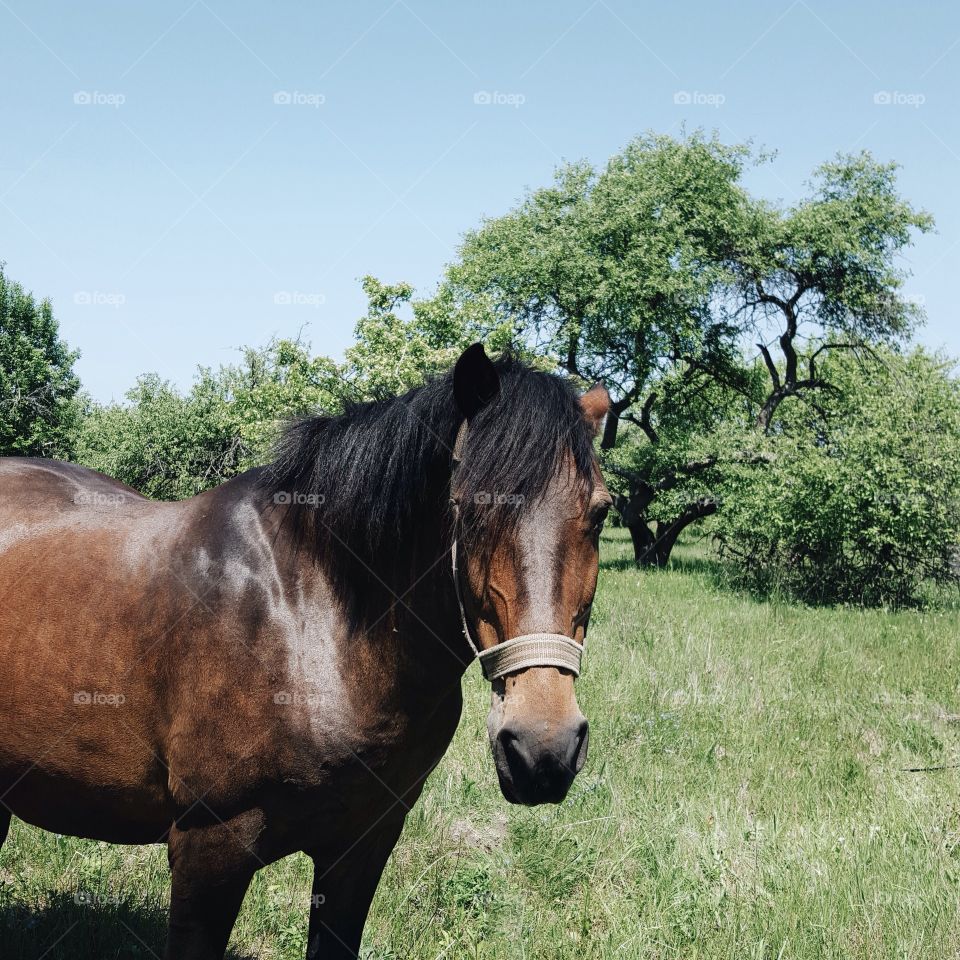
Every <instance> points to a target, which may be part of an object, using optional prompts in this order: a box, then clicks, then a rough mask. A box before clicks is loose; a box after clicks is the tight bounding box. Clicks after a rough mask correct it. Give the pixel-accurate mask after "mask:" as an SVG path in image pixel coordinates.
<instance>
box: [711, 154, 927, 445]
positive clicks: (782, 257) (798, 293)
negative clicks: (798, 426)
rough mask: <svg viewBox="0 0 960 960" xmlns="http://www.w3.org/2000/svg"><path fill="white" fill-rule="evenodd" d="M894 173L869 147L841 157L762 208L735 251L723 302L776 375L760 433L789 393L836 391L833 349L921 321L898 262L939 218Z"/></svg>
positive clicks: (889, 338)
mask: <svg viewBox="0 0 960 960" xmlns="http://www.w3.org/2000/svg"><path fill="white" fill-rule="evenodd" d="M896 170H897V166H896V164H894V163H888V164H882V163H878V162H877V161H876V160H874V159H873V158H872V157H871V156H870V154H869V153H866V152H863V153H860V154H857V155H854V156H847V157H843V156H841V157H838V158H837V159H836V160H834V161H832V162H830V163H826V164H824V165H823V166H821V167H820V168H819V169H818V170H817V171H816V172H815V175H814V178H813V181H812V183H811V195H810V196H809V198H807V199H805V200H803V201H801V202H800V203H799V204H798V205H797V206H796V207H794V208H792V209H788V210H780V209H777V208H775V207H771V206H768V205H765V204H757V205H756V208H755V216H754V217H753V218H752V222H751V228H750V231H749V232H748V233H747V234H745V235H744V236H743V237H741V238H740V239H739V242H738V247H737V249H736V250H735V251H734V253H733V256H732V258H731V266H732V270H733V272H734V273H735V276H736V282H735V284H734V286H733V288H732V290H731V291H730V292H729V297H728V299H727V301H726V302H725V304H724V306H725V307H726V312H727V314H728V315H732V314H736V315H739V316H744V315H745V316H747V317H749V320H750V324H751V329H752V330H753V331H755V332H756V333H757V334H758V335H759V336H760V342H759V343H757V348H758V349H759V351H760V354H761V356H762V357H763V360H764V363H765V365H766V368H767V371H768V374H769V390H768V391H767V393H766V396H765V398H764V401H763V403H762V404H761V405H760V408H759V410H758V411H757V418H756V422H757V425H758V427H760V428H761V429H762V430H764V431H769V430H770V429H771V427H772V426H773V425H774V421H775V415H776V412H777V409H778V407H779V405H780V404H781V403H782V402H783V401H784V400H785V399H786V398H788V397H794V396H803V397H806V398H807V399H808V401H809V402H811V403H815V402H816V397H817V395H818V394H819V393H822V391H823V390H825V389H827V390H829V389H830V383H829V381H828V380H827V379H826V378H825V377H824V375H823V372H822V370H821V369H820V367H819V363H820V362H821V360H822V359H823V357H824V356H825V355H826V354H827V353H829V352H831V351H835V350H861V351H862V350H863V349H866V348H869V347H871V346H873V345H876V344H884V343H886V344H889V343H896V342H898V341H901V340H903V339H904V338H905V337H906V336H907V335H908V334H909V333H910V332H911V331H912V329H913V328H914V326H915V325H916V323H917V322H918V321H919V320H921V319H922V312H921V311H920V310H919V308H918V307H917V306H916V305H915V304H913V303H911V302H910V301H909V300H907V299H905V298H904V297H903V296H902V295H901V292H900V291H901V288H902V286H903V282H904V280H905V278H906V276H907V274H906V271H904V270H903V269H901V268H899V267H898V266H897V259H898V257H899V255H900V254H901V253H902V251H903V250H904V249H905V248H906V247H908V246H909V245H910V243H911V241H912V235H913V231H914V230H918V231H921V232H926V231H928V230H931V229H932V228H933V219H932V217H931V216H930V215H929V214H928V213H925V212H923V211H917V210H914V209H913V207H911V206H910V204H909V203H907V202H906V201H905V200H903V199H902V198H901V197H900V196H899V194H898V192H897V184H896ZM801 354H805V356H803V357H801Z"/></svg>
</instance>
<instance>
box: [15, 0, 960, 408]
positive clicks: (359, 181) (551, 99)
mask: <svg viewBox="0 0 960 960" xmlns="http://www.w3.org/2000/svg"><path fill="white" fill-rule="evenodd" d="M0 75H2V85H0V98H2V113H0V116H2V118H3V134H2V137H0V260H5V261H6V263H7V272H8V274H9V275H10V276H11V277H12V278H14V279H16V280H19V281H20V282H21V283H23V284H24V286H26V287H28V288H30V289H32V290H33V291H35V292H36V293H37V294H38V295H45V296H49V297H50V298H51V299H52V300H53V302H54V307H55V310H56V313H57V316H58V317H59V319H60V321H61V324H62V329H63V332H64V334H65V336H66V337H67V339H68V340H69V342H70V343H71V344H72V345H73V346H75V347H77V348H79V349H80V350H81V351H82V358H81V360H80V361H79V363H78V371H79V372H80V374H81V377H82V379H83V381H84V383H85V385H86V386H87V388H88V389H89V390H90V391H91V392H92V393H93V395H94V396H95V397H96V398H98V399H100V400H109V399H111V398H114V399H120V398H121V397H122V395H123V393H124V392H125V391H126V390H127V389H128V388H129V387H130V386H131V384H132V383H133V381H134V378H135V377H136V375H137V374H139V373H142V372H145V371H156V372H158V373H160V374H161V375H162V376H164V377H167V378H169V379H171V380H173V381H175V382H176V383H178V384H180V385H187V384H189V382H190V380H191V377H192V375H193V371H194V369H195V367H196V365H197V364H201V363H202V364H206V365H218V364H220V363H224V362H230V361H231V360H233V359H235V357H236V352H235V351H236V348H237V347H239V346H241V345H244V344H260V343H264V342H265V341H266V340H268V339H269V338H270V336H271V335H275V334H276V335H295V334H296V333H297V332H298V331H300V330H301V329H304V330H305V336H306V337H307V338H308V339H309V340H310V341H311V342H312V344H313V347H314V349H315V350H316V351H318V352H323V353H328V354H331V355H334V356H339V355H340V354H341V352H342V350H343V348H344V347H345V346H346V345H347V344H348V343H349V342H350V339H351V336H352V330H353V326H354V323H355V322H356V319H357V318H358V316H360V314H361V313H362V312H363V307H364V299H363V296H362V293H361V290H360V286H359V282H358V280H359V278H360V277H361V276H363V275H364V274H367V273H371V274H374V275H376V276H378V277H380V278H381V279H384V280H389V281H394V280H400V279H403V280H409V281H410V282H412V283H414V284H415V285H416V286H417V288H418V289H419V290H422V291H423V292H428V291H429V290H430V289H432V287H433V286H434V284H435V283H436V281H437V279H438V278H439V276H440V274H441V271H442V269H443V266H444V264H445V263H446V262H448V261H449V260H450V259H451V258H452V257H453V255H454V252H455V247H456V244H457V240H458V237H459V236H460V234H461V233H462V232H463V231H464V230H465V229H468V228H469V227H471V226H474V225H476V224H477V223H478V221H479V220H480V218H481V217H483V216H489V215H496V214H499V213H502V212H504V211H506V210H507V209H509V208H510V207H511V206H512V205H513V203H514V202H515V201H516V200H517V199H518V198H519V197H520V196H521V195H522V193H523V191H524V189H525V188H526V187H531V186H532V187H535V186H538V185H541V184H544V183H547V182H548V181H549V180H550V178H551V176H552V172H553V169H554V168H555V166H556V165H557V164H558V163H560V162H561V161H562V160H576V159H580V158H587V159H590V160H592V161H594V162H596V163H602V162H603V161H604V160H605V159H606V158H607V157H608V156H609V155H610V154H612V153H614V152H616V151H617V150H618V149H620V148H621V147H622V146H623V145H624V144H625V143H626V142H627V141H628V140H629V139H630V138H631V137H632V136H634V135H636V134H638V133H640V132H642V131H644V130H648V129H649V130H656V131H660V132H672V133H678V132H679V131H680V129H681V125H682V124H684V123H686V125H687V127H688V128H689V127H696V126H703V127H706V128H708V129H716V130H717V131H718V132H719V133H720V135H721V137H723V138H724V139H726V140H729V141H739V140H744V139H753V140H754V141H755V142H756V143H757V144H759V145H762V146H765V147H767V148H770V149H775V150H776V151H778V158H777V160H776V161H775V162H774V163H772V164H770V165H767V166H765V167H762V168H760V169H758V170H755V171H752V172H751V173H750V175H749V179H748V182H749V185H750V187H751V188H752V189H753V190H754V191H755V192H756V193H758V194H760V195H763V196H766V197H769V198H770V199H781V200H783V201H784V202H787V203H789V202H791V201H794V200H796V199H797V198H798V197H799V196H801V195H802V191H803V188H804V181H805V179H806V178H807V177H808V176H809V174H810V172H811V171H812V170H813V168H814V167H815V166H816V165H817V164H819V163H820V162H822V161H823V160H825V159H828V158H829V157H831V156H833V155H834V154H835V153H837V152H838V151H849V150H857V149H861V148H868V149H870V150H872V151H873V152H874V153H875V154H876V155H877V156H878V157H880V158H884V159H896V160H898V161H899V162H900V163H901V164H902V167H903V169H902V172H901V185H902V189H903V192H904V193H905V195H906V196H908V197H909V198H910V199H911V200H912V201H913V202H914V203H916V204H917V205H919V206H922V207H925V208H927V209H928V210H930V211H931V212H932V213H933V214H934V215H935V216H936V218H937V223H938V232H937V234H936V235H933V236H928V237H924V238H922V239H921V240H920V241H919V242H918V243H917V244H916V246H915V247H914V248H913V249H912V251H911V252H910V256H909V262H908V266H910V267H911V268H912V269H913V271H914V273H915V277H914V278H913V280H912V281H911V282H910V285H909V288H908V289H909V292H910V293H911V294H912V295H914V296H916V297H918V298H922V302H923V303H924V304H925V306H926V309H927V312H928V316H929V321H928V325H927V327H926V329H925V330H924V331H923V332H922V334H921V339H922V340H924V341H925V342H927V343H929V344H931V345H934V346H945V347H946V348H947V349H948V350H949V351H951V352H952V353H954V354H960V325H958V322H957V320H958V318H957V312H956V310H955V308H954V299H955V297H954V282H955V280H956V277H957V275H958V274H960V191H958V190H957V187H956V184H957V180H958V176H960V110H958V109H957V106H958V104H957V100H958V96H960V83H958V76H960V6H958V5H957V4H955V3H952V2H940V3H921V4H914V5H909V4H902V3H897V4H893V3H887V2H872V3H865V2H852V3H844V4H828V3H826V2H823V0H794V2H782V3H781V2H775V3H760V2H744V3H737V4H723V5H720V4H714V3H705V2H693V3H686V4H662V3H658V4H649V3H648V4H639V3H628V2H626V0H596V2H593V0H576V2H566V0H552V2H549V3H546V2H539V0H536V2H526V3H519V2H512V3H504V2H500V0H485V2H483V3H480V2H461V3H442V2H439V0H376V2H355V3H349V4H307V3H290V2H274V3H270V4H265V3H262V2H258V3H249V2H235V3H230V4H228V3H226V2H224V0H181V2H167V3H156V4H132V3H129V2H121V0H114V2H103V0H91V2H88V3H85V4H68V3H65V2H62V0H61V2H60V3H51V2H46V0H30V2H27V0H0Z"/></svg>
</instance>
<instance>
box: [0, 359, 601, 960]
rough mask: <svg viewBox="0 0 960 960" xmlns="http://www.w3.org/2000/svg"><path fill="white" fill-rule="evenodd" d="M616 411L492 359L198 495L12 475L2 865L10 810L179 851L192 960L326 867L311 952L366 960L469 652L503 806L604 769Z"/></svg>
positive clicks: (306, 425)
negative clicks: (274, 889) (261, 891)
mask: <svg viewBox="0 0 960 960" xmlns="http://www.w3.org/2000/svg"><path fill="white" fill-rule="evenodd" d="M608 406H609V395H608V394H607V391H606V390H605V389H604V388H603V387H602V386H600V385H598V386H595V387H593V388H591V389H590V390H588V391H587V392H586V393H584V394H582V395H581V394H579V393H578V392H577V391H576V390H575V389H574V388H573V386H572V385H571V384H570V383H569V382H568V381H566V380H564V379H562V378H560V377H558V376H556V375H554V374H550V373H546V372H542V371H538V370H536V369H533V368H531V367H530V366H527V365H525V364H524V363H522V362H520V361H519V360H517V359H512V358H510V357H501V358H499V359H497V360H491V359H490V358H489V357H488V356H487V354H486V352H485V350H484V348H483V346H482V345H480V344H474V345H473V346H471V347H469V348H467V349H466V350H465V351H464V352H463V353H462V354H461V355H460V357H459V359H458V360H457V362H456V364H455V366H454V368H453V370H452V371H449V372H447V373H446V374H443V375H440V376H437V377H436V378H434V379H432V380H429V381H428V382H427V383H426V385H424V386H421V387H419V388H417V389H414V390H411V391H410V392H408V393H406V394H404V395H402V396H399V397H394V398H389V399H385V400H380V401H376V402H368V403H362V404H356V405H353V406H350V407H349V408H348V409H347V410H346V411H345V412H343V413H341V414H339V415H320V416H313V417H306V418H303V419H301V420H297V421H294V422H293V423H292V424H290V425H289V426H288V427H287V429H286V431H285V433H284V435H283V437H282V439H281V440H280V441H279V442H278V447H277V450H276V458H275V460H274V461H273V462H272V463H270V464H269V465H267V466H264V467H259V468H255V469H253V470H251V471H249V472H246V473H243V474H241V475H239V476H237V477H234V478H232V479H230V480H228V481H227V482H225V483H223V484H221V485H220V486H217V487H215V488H213V489H211V490H207V491H205V492H203V493H200V494H199V495H197V496H195V497H193V498H192V499H188V500H184V501H182V502H177V503H168V502H156V501H151V500H148V499H146V498H144V497H142V496H140V495H139V494H138V493H137V492H136V491H134V490H133V489H132V488H130V487H128V486H125V485H124V484H122V483H119V482H117V481H115V480H112V479H110V478H108V477H106V476H103V475H101V474H98V473H95V472H93V471H90V470H87V469H84V468H82V467H80V466H77V465H72V464H69V463H63V462H56V461H51V460H42V459H27V458H25V459H17V458H11V459H5V460H0V691H2V696H0V843H2V841H3V839H4V838H5V837H6V833H7V829H8V827H9V822H10V816H11V814H12V815H15V816H17V817H20V818H21V819H22V820H24V821H26V822H27V823H30V824H33V825H35V826H37V827H41V828H43V829H46V830H51V831H55V832H57V833H60V834H68V835H73V836H77V837H85V838H91V839H96V840H102V841H108V842H111V843H124V844H146V843H165V844H166V845H167V851H168V859H169V866H170V871H171V894H170V908H169V918H168V933H167V944H166V953H165V956H166V958H167V960H215V958H221V957H222V956H223V954H224V952H225V950H226V948H227V943H228V940H229V937H230V933H231V930H232V928H233V925H234V922H235V920H236V917H237V914H238V912H239V909H240V906H241V903H242V901H243V898H244V895H245V892H246V890H247V887H248V885H249V883H250V881H251V878H252V877H253V875H254V873H255V872H256V871H257V870H258V869H259V868H260V867H263V866H265V865H267V864H270V863H272V862H274V861H276V860H278V859H280V858H282V857H285V856H287V855H289V854H292V853H295V852H298V851H303V852H305V853H306V854H307V855H309V856H310V857H311V858H312V860H313V864H314V879H313V886H312V894H311V898H310V906H309V928H308V950H307V956H308V957H312V958H321V957H322V958H329V957H338V958H339V957H356V956H357V954H358V951H359V949H360V941H361V936H362V932H363V927H364V923H365V920H366V917H367V912H368V909H369V906H370V903H371V900H372V898H373V895H374V893H375V891H376V887H377V884H378V883H379V880H380V876H381V873H382V871H383V868H384V866H385V863H386V861H387V858H388V857H389V855H390V852H391V851H392V849H393V847H394V845H395V844H396V842H397V839H398V837H399V835H400V831H401V828H402V826H403V823H404V818H405V816H406V814H407V812H408V811H409V810H410V809H411V807H412V805H413V804H414V803H415V802H416V800H417V798H418V797H419V795H420V793H421V790H422V789H423V785H424V781H425V780H426V778H427V776H428V775H429V774H430V772H431V771H432V770H433V769H434V767H435V766H436V765H437V763H438V762H439V761H440V759H441V757H442V756H443V754H444V752H445V751H446V749H447V747H448V745H449V743H450V741H451V739H452V737H453V734H454V731H455V729H456V727H457V725H458V722H459V720H460V714H461V678H462V677H463V675H464V672H465V671H466V669H467V667H468V666H469V665H470V663H471V662H472V660H473V659H475V658H477V657H479V659H480V660H481V664H482V666H483V669H484V672H485V674H486V676H487V679H488V680H489V681H490V683H491V710H490V713H489V717H488V723H487V726H488V730H489V737H490V744H491V749H492V753H493V759H494V764H495V768H496V772H497V777H498V780H499V784H500V788H501V790H502V792H503V795H504V797H505V799H506V800H507V801H509V802H512V803H518V804H528V805H533V804H539V803H557V802H559V801H561V800H562V799H563V798H564V796H565V795H566V793H567V791H568V789H569V787H570V784H571V782H572V781H573V778H574V777H575V776H576V774H577V773H578V772H579V771H580V769H581V768H582V766H583V764H584V761H585V758H586V754H587V740H588V727H587V721H586V719H585V718H584V717H583V715H582V714H581V712H580V710H579V707H578V706H577V701H576V696H575V692H574V679H575V676H576V675H577V673H578V671H579V667H580V653H581V651H582V649H583V647H582V644H583V641H584V638H585V635H586V630H587V623H588V619H589V614H590V609H591V604H592V601H593V596H594V591H595V588H596V582H597V574H598V549H599V533H600V527H601V525H602V523H603V518H604V516H605V515H606V512H607V510H608V508H609V506H610V502H611V499H610V495H609V493H608V492H607V490H606V488H605V487H604V484H603V480H602V478H601V476H600V473H599V469H598V464H597V460H596V456H595V453H594V445H593V439H594V437H595V435H596V433H597V431H598V429H599V426H600V424H601V422H602V420H603V417H604V416H605V414H606V412H607V409H608ZM305 906H306V905H305Z"/></svg>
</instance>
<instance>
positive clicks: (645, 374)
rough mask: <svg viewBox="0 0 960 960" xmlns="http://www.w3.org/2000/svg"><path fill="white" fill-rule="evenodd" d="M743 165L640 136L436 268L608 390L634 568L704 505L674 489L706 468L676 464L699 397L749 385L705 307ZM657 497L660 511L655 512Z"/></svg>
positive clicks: (736, 158)
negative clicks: (683, 405) (445, 267)
mask: <svg viewBox="0 0 960 960" xmlns="http://www.w3.org/2000/svg"><path fill="white" fill-rule="evenodd" d="M750 161H751V154H750V151H749V149H748V148H747V147H746V146H744V145H735V146H726V145H724V144H722V143H721V142H720V141H719V140H717V139H716V138H708V137H706V136H704V135H702V134H700V133H696V134H693V135H691V136H689V137H685V138H682V139H674V138H671V137H667V136H654V135H650V136H644V137H640V138H638V139H636V140H634V141H633V142H631V143H630V144H628V146H627V147H626V149H625V150H624V151H623V152H622V153H620V154H618V155H617V156H615V157H613V158H612V159H611V160H610V162H609V163H608V164H607V166H606V168H605V169H604V170H602V171H599V172H598V171H596V170H594V169H593V168H592V167H590V166H589V165H587V164H573V165H569V166H566V167H563V168H561V169H560V170H559V171H558V173H557V176H556V179H555V182H554V184H553V185H552V186H550V187H547V188H544V189H541V190H536V191H534V192H533V193H531V194H529V195H528V196H527V197H526V198H525V199H524V201H523V202H522V203H521V204H520V205H519V206H518V207H517V209H515V210H514V211H512V212H510V213H508V214H506V215H505V216H502V217H499V218H497V219H493V220H488V221H487V222H485V223H484V224H483V225H482V226H481V227H480V228H479V229H478V230H475V231H473V232H471V233H468V234H467V235H466V238H465V240H464V243H463V246H462V249H461V252H460V259H459V261H458V262H457V263H455V264H454V265H453V266H452V267H451V268H450V270H449V273H448V278H447V284H448V285H449V287H450V288H451V289H452V290H453V291H454V297H455V299H456V301H457V302H458V303H471V304H474V305H475V306H476V305H477V304H482V305H485V306H486V309H487V311H488V312H489V314H490V316H491V317H493V318H496V319H498V320H499V321H500V322H501V323H502V324H507V323H511V324H512V325H513V330H514V335H515V337H516V339H517V340H519V341H520V342H523V343H525V344H528V345H530V346H531V347H532V348H533V349H535V350H538V351H540V352H542V353H544V354H545V355H547V356H550V357H552V358H555V361H556V363H557V365H558V366H559V367H560V368H561V369H563V370H565V371H566V372H567V373H569V374H572V375H574V376H576V377H579V378H580V379H581V380H582V381H583V382H584V384H587V383H589V382H592V381H595V380H602V381H603V382H604V383H605V384H606V385H607V386H608V388H609V389H610V390H611V393H612V400H613V402H612V406H611V410H610V415H609V416H608V418H607V422H606V425H605V429H604V434H603V438H602V443H601V446H602V448H603V449H604V451H607V452H608V453H607V463H608V465H609V470H608V477H609V482H610V485H611V487H612V488H613V489H614V491H615V493H616V496H617V506H618V510H619V512H620V514H621V516H622V518H623V520H624V522H625V523H626V525H627V526H628V527H629V528H630V532H631V534H632V536H633V541H634V550H635V555H636V558H637V560H638V562H645V563H664V562H666V559H667V558H668V557H669V549H670V547H671V546H672V543H673V542H674V541H675V539H676V536H678V535H679V533H680V532H681V531H682V529H683V528H684V527H686V526H687V525H688V524H689V523H692V522H694V521H695V520H697V519H700V518H701V517H704V516H708V515H710V514H711V513H713V512H714V511H715V510H716V503H715V501H714V500H713V498H710V497H707V496H703V495H701V494H700V493H696V494H692V495H691V498H690V499H689V500H688V501H687V502H685V503H682V504H681V503H680V502H679V499H680V498H679V497H678V494H679V493H680V492H681V491H683V490H684V489H685V488H686V484H685V481H686V480H687V479H692V478H694V477H695V476H697V475H698V474H700V473H701V472H702V471H703V470H705V469H707V466H708V465H709V466H713V465H714V463H715V458H714V457H713V456H711V457H709V458H708V457H707V456H706V454H705V453H704V452H703V451H702V450H701V451H697V453H696V455H695V456H691V457H689V458H688V457H687V454H688V453H692V447H693V446H694V443H693V440H694V433H695V431H697V430H699V429H700V428H701V427H702V425H703V417H704V416H708V418H712V417H713V414H712V413H709V411H708V405H706V404H705V403H704V402H703V397H704V396H705V395H706V394H711V395H714V396H715V395H716V393H717V388H722V389H724V390H727V391H731V392H732V393H733V394H737V393H738V392H739V393H741V394H742V393H748V394H749V391H750V390H751V389H752V384H751V381H750V378H749V375H748V373H747V371H745V369H744V368H743V364H742V361H741V354H740V334H741V333H742V330H743V320H742V318H741V317H740V316H739V315H738V314H737V313H736V312H735V311H730V312H724V311H721V310H717V309H715V305H716V303H717V302H718V301H719V300H720V299H721V298H722V296H723V294H724V292H725V291H728V290H729V289H730V288H731V286H732V285H733V284H734V283H735V280H736V274H735V273H734V272H733V270H732V265H731V256H732V254H733V252H734V251H735V250H736V249H737V243H738V241H739V240H740V238H741V237H743V236H744V235H746V234H748V233H749V232H750V229H751V226H752V222H753V219H754V218H755V216H756V211H755V209H754V205H753V204H752V203H751V201H750V198H749V197H748V195H747V194H746V192H745V191H744V190H743V188H742V186H741V185H740V178H741V175H742V171H743V168H744V166H745V164H746V163H747V162H750ZM666 393H669V394H670V396H671V397H672V400H673V401H678V402H679V401H683V402H686V401H689V402H690V405H689V407H688V408H687V412H686V414H683V412H682V411H680V410H678V409H677V408H675V407H674V406H673V405H672V403H671V405H670V406H669V409H668V408H667V406H666V404H665V399H664V396H665V394H666ZM697 397H700V400H698V399H697ZM715 398H716V397H715ZM729 402H730V399H729V398H725V399H724V401H723V403H724V404H727V403H729ZM659 421H662V422H663V423H662V427H661V426H660V425H659ZM668 421H669V424H668ZM625 424H626V425H627V427H628V429H626V430H625V431H621V427H622V426H623V425H625ZM631 428H632V429H631ZM621 433H623V441H624V442H623V449H619V450H618V449H617V448H618V444H619V443H620V440H621ZM613 451H616V452H613ZM631 454H636V455H635V456H632V455H631ZM668 491H669V492H671V497H669V498H667V497H666V494H667V493H668ZM668 502H669V503H670V504H671V505H672V506H673V507H674V508H675V512H674V515H673V516H670V517H665V516H663V512H664V510H660V516H661V517H662V519H660V518H658V517H655V516H654V512H653V511H654V510H655V505H656V507H657V508H659V507H660V506H662V507H663V508H664V509H665V508H666V505H667V503H668ZM661 525H662V529H659V528H660V526H661Z"/></svg>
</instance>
